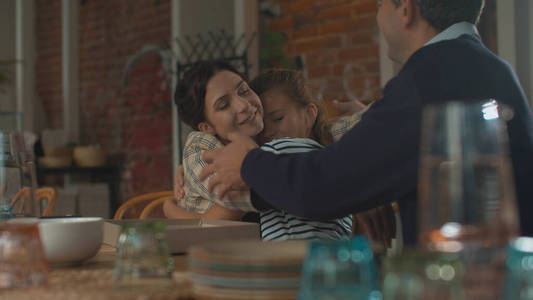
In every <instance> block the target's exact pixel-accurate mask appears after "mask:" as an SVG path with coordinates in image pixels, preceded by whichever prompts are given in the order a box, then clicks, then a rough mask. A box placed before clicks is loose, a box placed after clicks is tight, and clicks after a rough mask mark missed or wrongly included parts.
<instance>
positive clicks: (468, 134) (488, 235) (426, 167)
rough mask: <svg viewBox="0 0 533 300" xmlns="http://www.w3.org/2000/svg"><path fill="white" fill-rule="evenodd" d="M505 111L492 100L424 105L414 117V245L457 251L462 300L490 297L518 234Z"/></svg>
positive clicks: (497, 287)
mask: <svg viewBox="0 0 533 300" xmlns="http://www.w3.org/2000/svg"><path fill="white" fill-rule="evenodd" d="M507 114H508V109H507V108H505V107H502V106H501V105H500V104H498V102H497V101H495V100H494V99H487V100H484V101H471V102H448V103H445V104H438V105H430V106H427V107H425V108H424V111H423V114H422V124H421V128H422V136H421V152H420V169H419V175H418V176H419V186H418V198H419V199H418V227H419V228H418V229H419V234H420V239H419V242H420V244H421V245H422V246H423V247H427V248H428V249H431V250H433V251H441V252H458V253H460V256H461V259H462V260H463V262H464V264H465V268H466V273H465V274H466V275H465V277H464V280H465V292H466V296H467V299H472V300H477V299H484V300H486V299H497V297H498V295H500V290H501V280H502V278H501V274H502V273H503V266H504V256H505V253H504V252H505V251H504V248H505V245H506V244H507V241H509V239H511V238H513V237H515V236H516V235H517V233H518V231H519V225H518V224H519V223H518V214H517V211H516V203H515V191H514V183H513V176H512V171H511V162H510V158H509V155H508V142H507V132H506V124H505V122H504V120H503V116H505V115H507Z"/></svg>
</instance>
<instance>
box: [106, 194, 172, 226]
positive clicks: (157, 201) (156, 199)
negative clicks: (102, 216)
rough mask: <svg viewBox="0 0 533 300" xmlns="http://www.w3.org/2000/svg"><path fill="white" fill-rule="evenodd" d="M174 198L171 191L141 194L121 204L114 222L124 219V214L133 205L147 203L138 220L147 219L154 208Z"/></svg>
mask: <svg viewBox="0 0 533 300" xmlns="http://www.w3.org/2000/svg"><path fill="white" fill-rule="evenodd" d="M172 197H174V192H173V191H162V192H154V193H147V194H142V195H139V196H135V197H132V198H130V199H128V201H126V202H125V203H124V204H122V205H121V206H120V207H119V208H118V209H117V212H116V213H115V217H114V219H115V220H120V219H122V218H123V217H124V214H125V213H126V211H128V210H129V209H131V208H132V207H134V206H135V205H138V204H142V203H145V202H149V203H148V204H147V205H146V206H145V207H144V208H143V210H142V211H141V213H140V215H139V219H147V218H148V216H149V215H150V213H151V212H152V211H153V210H154V208H156V207H158V206H161V205H163V203H164V202H165V201H166V200H167V199H170V198H172Z"/></svg>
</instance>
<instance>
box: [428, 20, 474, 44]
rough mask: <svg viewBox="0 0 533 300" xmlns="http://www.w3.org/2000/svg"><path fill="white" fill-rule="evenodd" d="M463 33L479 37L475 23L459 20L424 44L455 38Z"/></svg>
mask: <svg viewBox="0 0 533 300" xmlns="http://www.w3.org/2000/svg"><path fill="white" fill-rule="evenodd" d="M463 34H470V35H473V36H476V37H478V38H479V32H478V31H477V28H476V26H475V25H474V24H472V23H469V22H459V23H455V24H453V25H452V26H450V27H448V28H446V29H445V30H443V31H442V32H441V33H439V34H437V35H436V36H434V37H433V38H432V39H431V40H429V42H427V43H426V44H424V46H427V45H430V44H434V43H437V42H440V41H444V40H453V39H456V38H458V37H460V36H461V35H463Z"/></svg>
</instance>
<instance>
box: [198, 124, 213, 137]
mask: <svg viewBox="0 0 533 300" xmlns="http://www.w3.org/2000/svg"><path fill="white" fill-rule="evenodd" d="M198 130H200V131H201V132H205V133H208V134H212V135H215V134H216V132H215V128H214V127H213V126H211V124H209V123H208V122H200V123H199V124H198Z"/></svg>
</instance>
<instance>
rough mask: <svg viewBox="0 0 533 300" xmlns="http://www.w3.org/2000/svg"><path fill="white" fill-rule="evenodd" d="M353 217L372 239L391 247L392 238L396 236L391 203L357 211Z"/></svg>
mask: <svg viewBox="0 0 533 300" xmlns="http://www.w3.org/2000/svg"><path fill="white" fill-rule="evenodd" d="M355 217H356V219H357V221H358V222H359V223H360V224H361V225H363V228H364V229H365V231H366V232H367V233H368V235H369V236H370V239H371V240H372V241H374V242H381V243H383V246H384V247H386V248H390V247H391V245H392V239H393V238H395V237H396V218H395V216H394V210H393V208H392V205H391V204H385V205H383V206H380V207H376V208H374V209H369V210H367V211H364V212H360V213H357V214H356V215H355Z"/></svg>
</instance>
